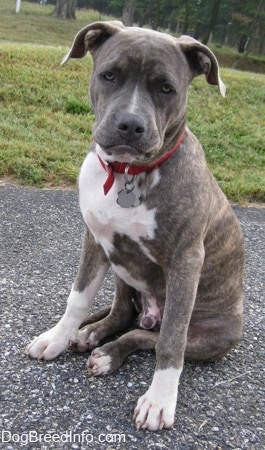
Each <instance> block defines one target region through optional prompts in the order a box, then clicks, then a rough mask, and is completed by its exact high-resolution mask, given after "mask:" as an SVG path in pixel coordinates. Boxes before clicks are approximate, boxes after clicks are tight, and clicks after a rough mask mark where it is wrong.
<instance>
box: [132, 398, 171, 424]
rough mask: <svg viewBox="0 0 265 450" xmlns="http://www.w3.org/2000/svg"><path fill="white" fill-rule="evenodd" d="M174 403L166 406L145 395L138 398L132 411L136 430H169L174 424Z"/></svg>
mask: <svg viewBox="0 0 265 450" xmlns="http://www.w3.org/2000/svg"><path fill="white" fill-rule="evenodd" d="M174 415H175V403H174V405H171V404H170V402H169V404H168V405H166V404H165V402H161V401H159V399H158V398H157V399H156V398H153V396H152V395H150V394H149V392H148V391H147V393H146V394H145V395H143V396H142V397H140V398H139V400H138V403H137V406H136V408H135V411H134V416H133V420H134V421H135V423H136V428H137V430H140V428H142V429H147V430H150V431H156V430H162V428H170V427H172V426H173V423H174Z"/></svg>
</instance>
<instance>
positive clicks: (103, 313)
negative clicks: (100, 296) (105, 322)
mask: <svg viewBox="0 0 265 450" xmlns="http://www.w3.org/2000/svg"><path fill="white" fill-rule="evenodd" d="M110 311H111V306H106V307H105V308H102V309H100V310H99V311H96V312H95V313H93V314H90V315H89V316H88V318H87V319H86V320H84V322H82V323H81V325H80V330H81V329H82V328H84V327H86V326H87V325H91V324H92V323H96V322H99V321H100V320H102V319H105V317H107V316H108V315H109V313H110Z"/></svg>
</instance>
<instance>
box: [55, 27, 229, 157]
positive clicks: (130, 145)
mask: <svg viewBox="0 0 265 450" xmlns="http://www.w3.org/2000/svg"><path fill="white" fill-rule="evenodd" d="M87 51H90V53H91V54H92V56H93V60H94V69H93V73H92V76H91V82H90V95H91V101H92V104H93V107H94V111H95V115H96V121H95V125H94V127H93V136H94V139H95V142H96V143H97V144H98V145H99V146H100V148H101V150H102V151H103V154H104V155H105V156H106V159H107V160H108V161H114V160H115V161H123V162H129V163H132V162H133V163H136V164H137V163H138V164H147V163H150V162H152V161H154V160H156V159H157V158H159V157H161V156H162V154H163V153H165V152H166V151H168V150H170V148H171V147H172V146H174V144H175V141H176V140H177V137H178V135H179V133H180V132H181V131H182V129H183V128H184V126H185V120H186V102H187V89H188V86H189V84H190V83H191V81H192V79H193V78H194V77H196V76H198V75H201V74H204V75H205V77H206V80H207V82H208V83H210V84H213V85H218V86H219V90H220V93H221V94H222V95H223V96H224V95H225V85H224V84H223V82H222V80H221V79H220V77H219V69H218V63H217V60H216V58H215V56H214V54H213V53H212V52H211V50H210V49H209V48H208V47H206V46H204V45H202V44H201V43H199V42H198V41H196V40H195V39H192V38H190V37H189V36H182V37H180V38H174V37H172V36H170V35H168V34H165V33H158V32H156V31H152V30H146V29H142V28H134V27H128V28H126V27H124V26H123V24H122V23H121V22H97V23H93V24H91V25H88V26H86V27H85V28H83V29H82V30H80V31H79V33H78V34H77V35H76V37H75V39H74V42H73V45H72V48H71V50H70V52H69V53H68V54H67V55H66V56H65V58H64V59H63V61H62V64H63V63H65V62H66V61H67V60H68V59H69V58H82V57H83V56H85V55H86V53H87Z"/></svg>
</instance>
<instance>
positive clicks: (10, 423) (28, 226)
mask: <svg viewBox="0 0 265 450" xmlns="http://www.w3.org/2000/svg"><path fill="white" fill-rule="evenodd" d="M234 210H235V213H236V214H237V216H238V218H239V220H240V222H241V225H242V228H243V231H244V235H245V240H246V255H247V258H246V270H245V282H244V292H245V332H244V338H243V340H242V342H241V343H240V344H239V345H238V346H237V347H236V348H235V349H233V350H232V351H231V353H230V354H229V356H227V357H226V358H224V359H223V360H222V361H220V362H218V363H214V364H186V365H185V368H184V371H183V374H182V377H181V382H180V388H179V398H178V406H177V410H176V418H175V424H174V427H173V429H171V430H166V431H165V430H164V431H159V432H148V431H137V430H136V428H135V426H134V424H133V421H132V414H133V410H134V407H135V405H136V402H137V399H138V397H139V396H140V395H142V394H143V393H144V392H145V391H146V390H147V388H148V385H149V384H150V382H151V379H152V374H153V371H154V367H155V355H154V353H152V352H139V353H137V354H135V355H132V356H130V357H129V358H128V359H127V360H126V362H125V363H124V365H123V366H122V367H121V368H120V370H119V371H117V372H116V373H113V374H112V375H109V376H107V377H105V378H104V377H101V378H89V377H88V375H87V373H86V359H87V357H88V354H87V353H86V354H80V355H79V354H76V353H73V352H71V351H67V352H65V353H64V354H63V355H61V356H60V357H58V358H57V359H56V360H55V361H50V362H43V361H36V360H31V359H30V358H29V357H27V356H26V355H25V354H24V349H25V346H26V345H27V344H28V343H29V342H30V341H31V339H32V338H33V337H34V336H35V335H38V334H40V333H41V332H43V331H45V330H47V329H48V328H50V327H51V326H52V325H54V324H55V323H56V322H57V321H58V319H59V317H60V316H61V314H62V313H63V312H64V309H65V303H66V300H67V297H68V294H69V291H70V288H71V285H72V282H73V280H74V276H75V273H76V270H77V266H78V260H79V255H80V248H81V236H82V233H83V223H82V219H81V214H80V212H79V207H78V199H77V193H76V192H75V191H70V190H69V191H67V190H37V189H30V188H24V187H17V186H12V185H2V186H0V305H1V313H2V314H1V333H0V334H1V336H0V337H1V339H0V346H1V349H0V361H1V373H0V377H1V380H0V399H1V406H0V414H1V419H0V426H1V434H0V448H1V449H4V450H17V449H20V448H25V449H33V450H35V449H36V450H37V449H38V450H39V449H41V450H45V449H48V450H51V449H65V450H68V449H80V450H83V449H100V450H101V449H108V450H112V449H122V450H138V449H139V450H143V449H150V450H166V449H168V450H173V449H181V450H186V449H187V450H188V449H191V450H193V449H194V450H196V449H216V450H224V449H247V450H252V449H259V450H264V449H265V432H264V429H265V419H264V418H265V386H264V360H265V345H264V343H265V336H264V319H265V310H264V296H265V293H264V283H265V273H264V268H265V244H264V242H265V241H264V223H265V208H264V207H258V208H247V207H239V206H235V207H234ZM112 295H113V281H112V275H111V274H109V276H108V277H107V279H106V281H105V283H104V286H103V288H102V290H101V292H100V293H99V295H98V297H97V299H96V301H95V307H94V308H95V309H97V308H98V307H99V306H100V305H106V304H109V303H111V301H112Z"/></svg>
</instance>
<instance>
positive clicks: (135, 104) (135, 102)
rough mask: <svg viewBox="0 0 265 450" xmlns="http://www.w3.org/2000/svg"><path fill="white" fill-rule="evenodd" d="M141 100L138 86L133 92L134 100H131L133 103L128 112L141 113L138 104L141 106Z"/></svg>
mask: <svg viewBox="0 0 265 450" xmlns="http://www.w3.org/2000/svg"><path fill="white" fill-rule="evenodd" d="M140 100H141V97H140V95H139V92H138V85H136V87H135V89H134V91H133V95H132V98H131V103H130V104H129V107H128V108H127V110H128V112H130V113H136V112H137V111H139V108H138V104H139V101H140Z"/></svg>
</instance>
